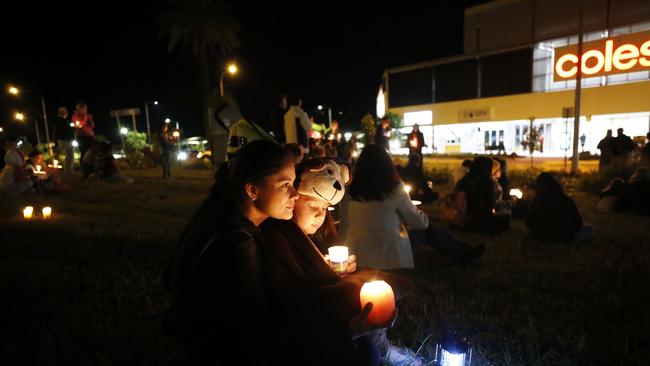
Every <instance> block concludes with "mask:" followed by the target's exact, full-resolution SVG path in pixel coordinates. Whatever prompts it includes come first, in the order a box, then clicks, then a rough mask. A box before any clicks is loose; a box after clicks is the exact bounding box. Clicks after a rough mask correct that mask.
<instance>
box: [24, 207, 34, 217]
mask: <svg viewBox="0 0 650 366" xmlns="http://www.w3.org/2000/svg"><path fill="white" fill-rule="evenodd" d="M33 214H34V207H32V206H27V207H25V208H23V217H24V218H25V220H31V219H32V215H33Z"/></svg>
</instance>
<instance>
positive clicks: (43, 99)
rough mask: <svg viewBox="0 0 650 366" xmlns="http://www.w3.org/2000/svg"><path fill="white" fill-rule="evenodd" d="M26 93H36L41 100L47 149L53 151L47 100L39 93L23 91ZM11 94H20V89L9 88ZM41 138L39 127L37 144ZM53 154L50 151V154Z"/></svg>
mask: <svg viewBox="0 0 650 366" xmlns="http://www.w3.org/2000/svg"><path fill="white" fill-rule="evenodd" d="M23 91H24V92H25V93H34V94H37V95H38V96H39V97H40V98H41V107H42V108H43V123H44V124H45V141H46V142H47V148H48V150H51V147H50V131H49V130H50V129H49V127H48V125H47V111H46V109H45V98H44V97H43V94H42V93H41V92H38V91H36V90H23ZM9 94H13V95H16V96H17V95H18V94H20V89H18V88H16V87H15V86H10V87H9ZM34 123H36V120H34ZM40 140H41V139H40V136H39V134H38V125H37V126H36V143H37V144H40V143H41V141H40ZM51 153H52V152H51V151H50V154H51Z"/></svg>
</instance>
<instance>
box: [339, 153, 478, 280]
mask: <svg viewBox="0 0 650 366" xmlns="http://www.w3.org/2000/svg"><path fill="white" fill-rule="evenodd" d="M346 206H347V207H346V208H345V210H344V211H345V213H344V214H343V215H342V217H341V225H342V226H341V229H342V230H341V232H342V234H343V238H344V240H345V242H346V243H347V244H348V245H349V246H350V249H351V250H352V251H353V252H354V253H356V254H357V256H358V261H359V264H360V265H363V266H366V267H371V268H377V269H384V270H388V269H400V268H409V269H412V268H414V267H415V262H414V258H413V253H414V252H415V253H417V250H418V249H419V247H420V246H421V245H423V244H427V245H430V246H432V247H433V248H435V249H438V250H441V251H442V252H443V253H445V254H446V255H447V256H449V257H451V258H453V259H455V260H458V261H464V260H466V259H470V258H474V257H478V256H480V255H482V254H483V250H484V246H483V245H482V244H481V245H479V246H476V247H472V246H470V245H468V244H466V243H463V242H460V241H458V240H456V239H454V238H453V237H452V236H451V235H449V233H448V232H446V231H444V230H441V229H438V228H436V227H435V226H434V225H433V223H432V222H431V221H430V220H429V217H428V216H427V215H426V214H425V213H424V212H422V211H420V210H419V209H417V207H415V206H414V205H413V202H412V201H411V198H410V197H409V195H408V193H406V191H405V190H404V183H403V182H402V181H400V179H399V177H398V175H397V171H396V169H395V166H394V165H393V162H392V160H391V158H390V156H389V155H388V153H387V152H386V150H384V149H383V148H382V147H380V146H379V145H376V144H375V145H368V146H366V147H365V148H364V149H363V151H362V152H361V155H360V156H359V160H358V161H357V165H356V169H355V171H354V179H353V180H352V183H351V184H350V201H349V202H347V205H346ZM404 224H406V225H408V230H407V228H406V227H405V225H404Z"/></svg>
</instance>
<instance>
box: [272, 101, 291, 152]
mask: <svg viewBox="0 0 650 366" xmlns="http://www.w3.org/2000/svg"><path fill="white" fill-rule="evenodd" d="M286 112H287V111H286V110H284V109H282V108H280V107H275V108H273V111H271V118H270V120H269V124H270V125H269V128H270V129H271V132H273V135H275V139H276V140H277V141H278V142H279V143H281V144H284V143H285V142H286V141H287V137H286V136H285V134H284V114H285V113H286Z"/></svg>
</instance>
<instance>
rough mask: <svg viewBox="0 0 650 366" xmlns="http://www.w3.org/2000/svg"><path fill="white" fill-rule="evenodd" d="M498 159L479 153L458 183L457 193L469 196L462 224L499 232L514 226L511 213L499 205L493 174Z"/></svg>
mask: <svg viewBox="0 0 650 366" xmlns="http://www.w3.org/2000/svg"><path fill="white" fill-rule="evenodd" d="M493 166H494V161H493V160H492V159H490V158H486V157H477V158H475V159H474V160H473V161H472V165H471V166H470V169H469V173H467V175H465V176H464V177H463V178H462V179H461V180H459V181H458V183H457V184H456V188H455V189H454V193H452V194H461V193H462V194H463V195H464V197H465V208H464V210H465V212H464V213H462V215H463V216H464V218H463V219H462V220H459V221H461V222H462V223H461V224H460V227H461V228H463V229H466V230H469V231H478V232H483V233H490V234H498V233H501V232H503V231H506V230H508V229H509V228H510V220H511V215H510V213H509V212H508V211H506V212H499V211H497V209H498V208H499V207H497V203H498V195H499V186H498V184H497V182H496V181H495V179H494V177H493V176H492V172H493Z"/></svg>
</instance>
